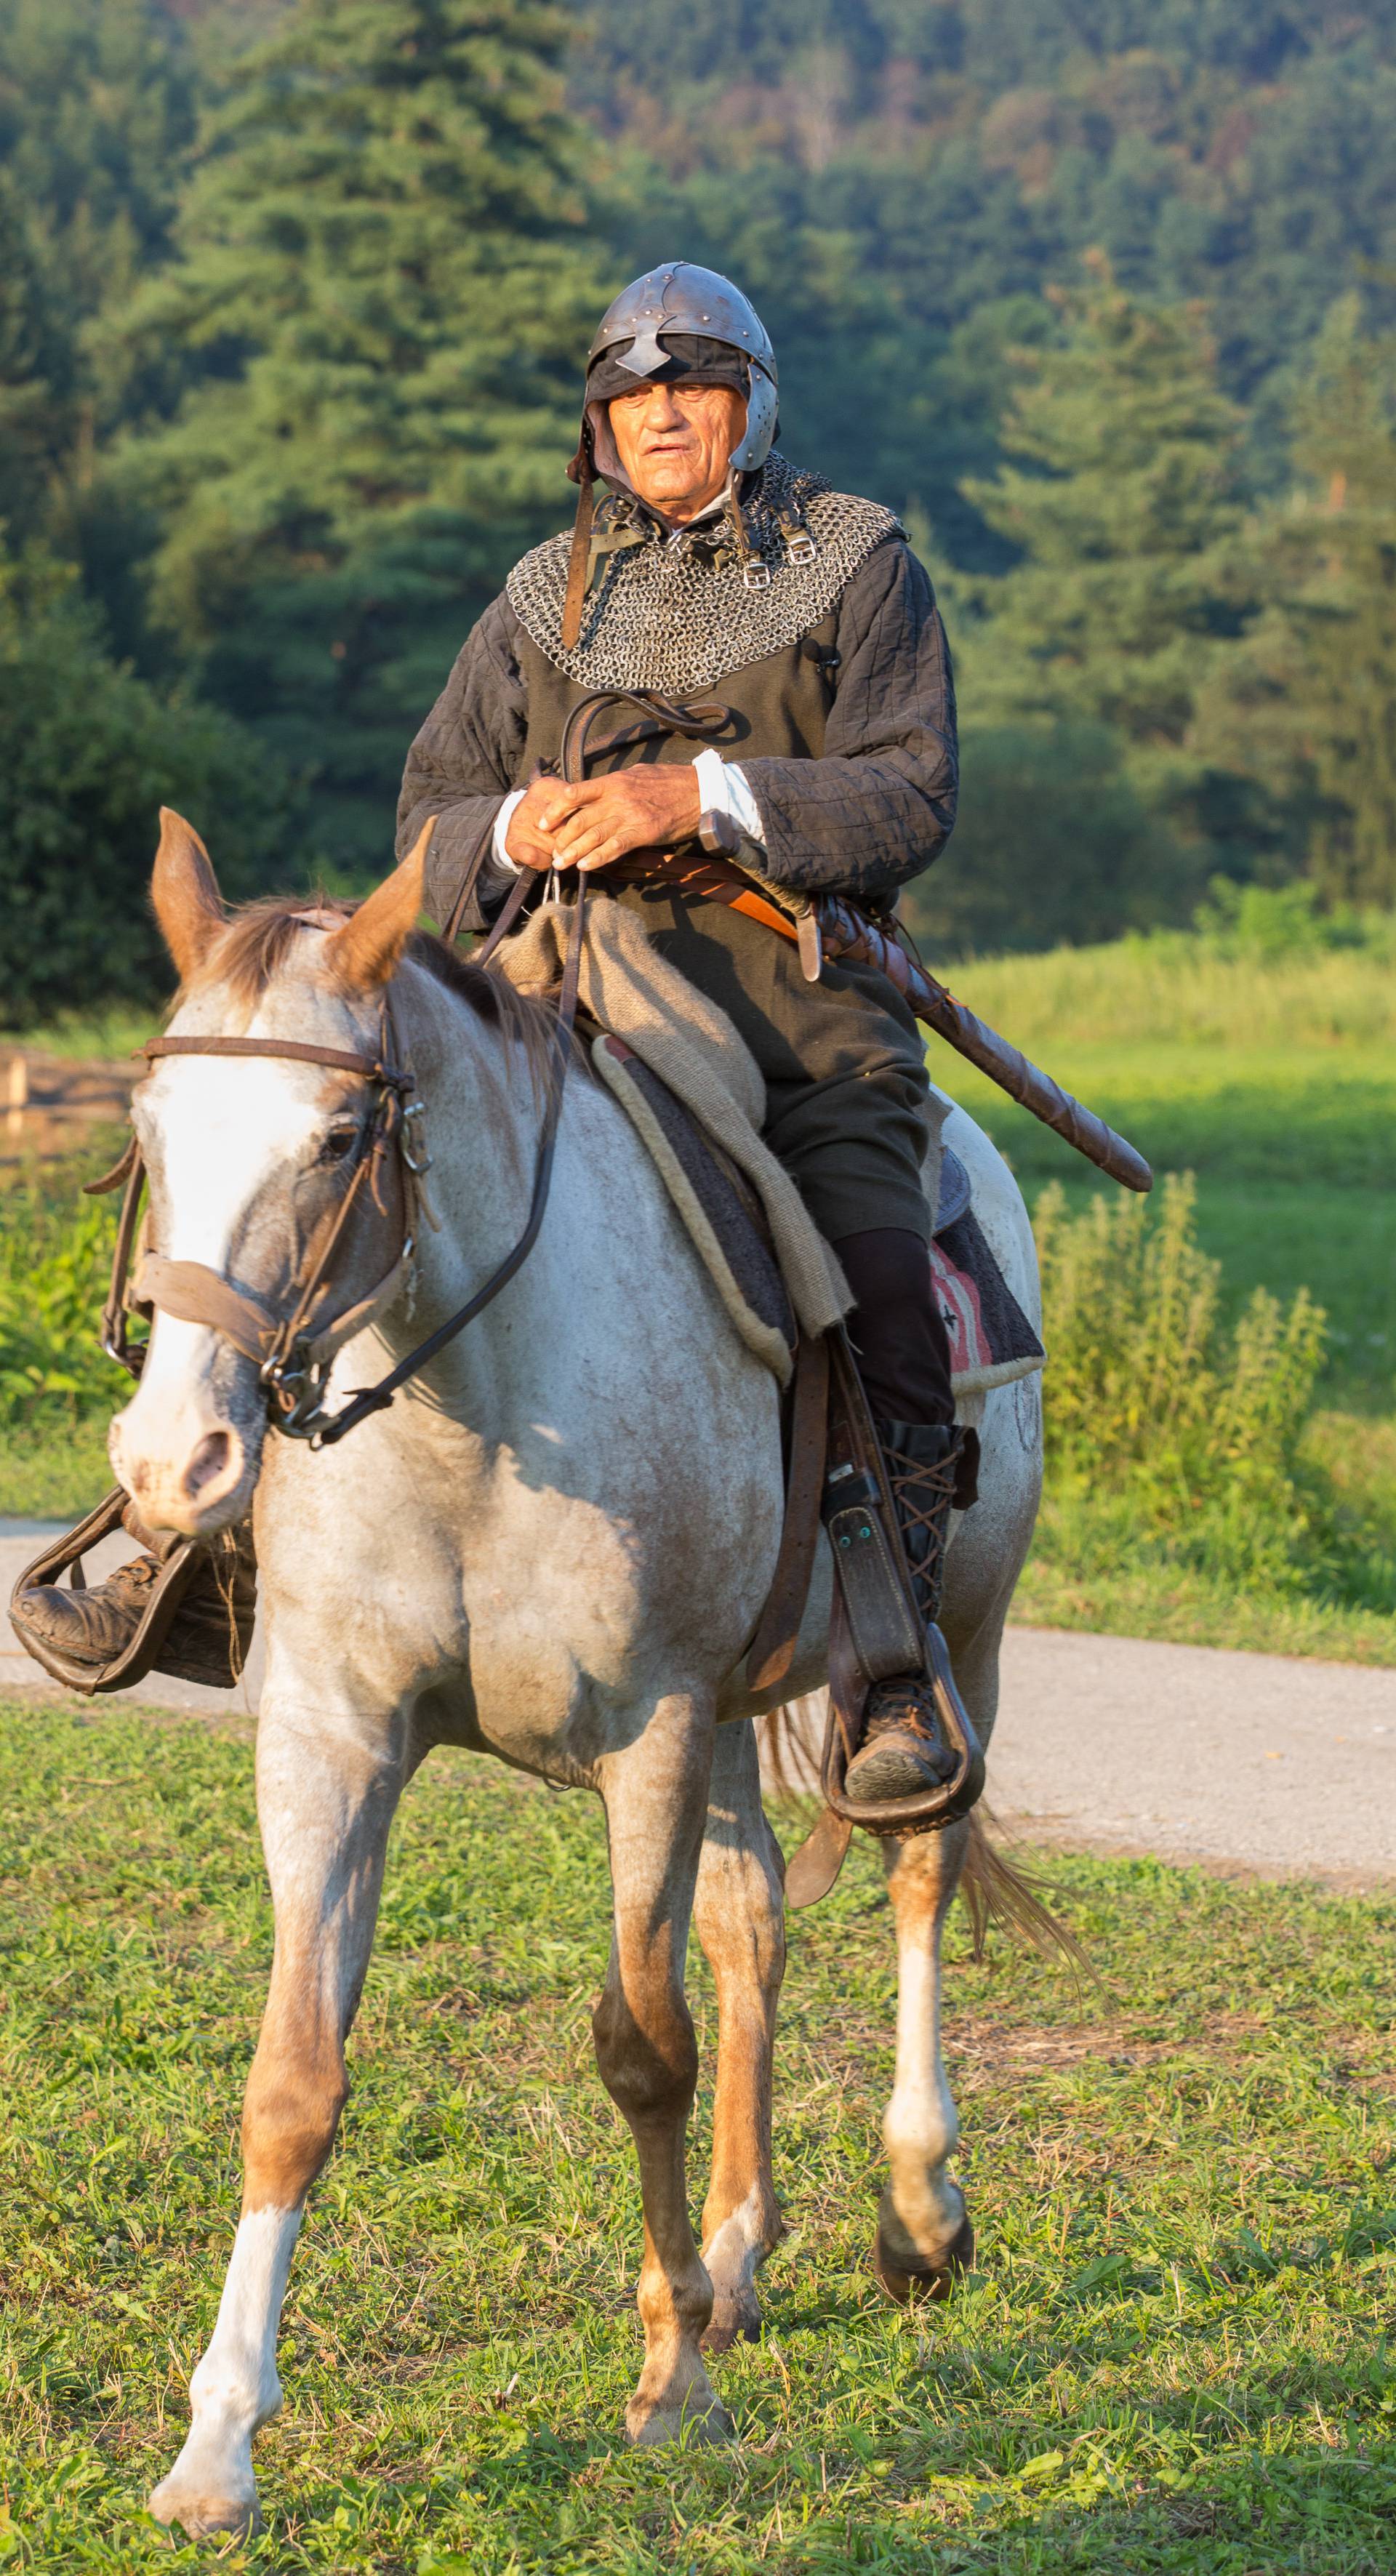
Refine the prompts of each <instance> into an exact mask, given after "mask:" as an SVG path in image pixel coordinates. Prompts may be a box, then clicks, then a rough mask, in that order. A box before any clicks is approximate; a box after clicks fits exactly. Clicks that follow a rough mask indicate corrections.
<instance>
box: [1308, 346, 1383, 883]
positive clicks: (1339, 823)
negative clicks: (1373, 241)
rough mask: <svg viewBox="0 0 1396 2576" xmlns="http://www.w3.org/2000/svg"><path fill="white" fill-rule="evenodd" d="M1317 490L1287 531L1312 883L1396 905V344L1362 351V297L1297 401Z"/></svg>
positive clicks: (1311, 484) (1323, 350)
mask: <svg viewBox="0 0 1396 2576" xmlns="http://www.w3.org/2000/svg"><path fill="white" fill-rule="evenodd" d="M1298 431H1299V436H1298V443H1297V449H1296V462H1297V464H1298V465H1299V468H1300V471H1301V473H1302V475H1303V476H1304V480H1305V485H1306V487H1307V489H1306V490H1305V491H1303V492H1302V493H1301V495H1300V498H1299V503H1298V506H1297V507H1296V508H1294V509H1293V510H1291V511H1290V512H1289V513H1288V514H1287V515H1286V517H1285V518H1284V519H1283V520H1282V521H1281V523H1280V534H1281V537H1282V542H1283V549H1284V555H1285V558H1286V559H1287V563H1288V566H1289V568H1290V569H1291V572H1292V574H1293V575H1294V578H1293V581H1292V585H1291V587H1290V593H1289V598H1288V602H1287V605H1286V608H1285V610H1284V612H1283V625H1284V628H1285V630H1287V634H1286V640H1287V643H1288V647H1289V650H1288V652H1287V653H1286V655H1285V656H1284V667H1283V677H1284V678H1285V679H1286V680H1287V681H1288V684H1289V704H1290V707H1291V710H1292V716H1293V732H1292V739H1293V740H1294V742H1295V744H1296V745H1297V746H1298V747H1299V748H1301V749H1302V752H1303V754H1304V755H1305V756H1306V758H1307V760H1308V762H1309V764H1310V766H1311V768H1312V772H1313V776H1314V781H1315V784H1316V786H1317V788H1318V792H1319V797H1320V799H1321V803H1320V806H1319V811H1318V813H1317V815H1316V817H1315V822H1314V829H1313V839H1312V844H1311V851H1310V869H1309V872H1310V874H1311V875H1312V876H1313V877H1314V878H1315V879H1316V880H1317V882H1318V884H1319V885H1320V886H1321V887H1322V889H1323V891H1324V893H1325V894H1326V895H1330V896H1333V897H1335V898H1338V899H1340V900H1341V899H1346V900H1348V901H1352V902H1357V903H1381V904H1391V903H1393V902H1396V341H1392V340H1389V339H1388V340H1372V339H1364V337H1363V336H1362V329H1361V314H1360V308H1359V305H1358V301H1357V298H1356V297H1355V296H1352V297H1345V298H1344V299H1343V301H1342V303H1341V304H1340V305H1339V306H1338V307H1337V308H1336V310H1335V312H1334V314H1333V316H1332V318H1331V321H1330V323H1329V326H1328V328H1327V330H1326V331H1325V332H1324V334H1323V337H1322V340H1321V342H1320V345H1319V349H1318V352H1317V355H1316V360H1315V364H1314V368H1313V372H1312V375H1311V377H1310V380H1309V382H1308V384H1307V385H1306V387H1305V389H1304V391H1303V393H1302V395H1301V397H1300V402H1299V409H1298Z"/></svg>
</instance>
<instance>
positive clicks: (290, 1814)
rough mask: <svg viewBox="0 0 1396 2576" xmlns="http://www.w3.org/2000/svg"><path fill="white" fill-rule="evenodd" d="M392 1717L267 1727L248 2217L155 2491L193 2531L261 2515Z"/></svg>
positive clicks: (363, 1917) (388, 1814)
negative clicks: (285, 2316)
mask: <svg viewBox="0 0 1396 2576" xmlns="http://www.w3.org/2000/svg"><path fill="white" fill-rule="evenodd" d="M386 1734H387V1730H386V1729H383V1730H381V1731H380V1730H378V1729H375V1730H374V1731H373V1732H372V1734H370V1733H369V1732H368V1731H367V1730H363V1729H361V1728H360V1727H359V1726H358V1725H357V1724H356V1723H355V1721H353V1720H352V1719H350V1718H348V1717H346V1716H343V1715H337V1716H336V1717H334V1718H328V1717H319V1716H312V1715H311V1713H310V1712H309V1711H305V1712H297V1713H292V1712H289V1711H284V1710H283V1711H282V1712H280V1713H273V1711H272V1710H271V1709H270V1708H269V1706H268V1703H267V1701H266V1700H264V1701H263V1706H262V1715H261V1721H260V1724H259V1728H258V1736H257V1813H258V1820H259V1822H260V1825H261V1831H262V1846H263V1849H264V1851H265V1853H266V1860H267V1872H268V1875H269V1877H270V1880H271V1888H272V1898H273V1903H274V1907H275V1916H276V1948H275V1954H274V1957H273V1961H272V1972H271V1989H270V1992H269V1994H268V1997H267V2006H266V2011H265V2013H264V2014H263V2017H262V2028H261V2034H260V2037H259V2039H258V2042H257V2052H256V2055H255V2057H254V2059H253V2061H252V2071H251V2074H250V2076H249V2077H248V2083H247V2093H246V2098H245V2101H244V2105H243V2116H242V2142H243V2192H242V2216H241V2218H240V2220H239V2222H238V2230H237V2235H236V2237H235V2239H234V2243H233V2253H232V2260H231V2262H230V2263H229V2266H228V2275H227V2279H226V2281H225V2283H224V2287H223V2298H222V2302H221V2304H220V2307H219V2310H218V2323H217V2325H216V2327H215V2329H214V2334H213V2340H212V2342H211V2343H210V2345H209V2348H208V2350H207V2352H206V2353H205V2354H204V2357H203V2359H202V2361H201V2362H200V2363H199V2364H198V2366H197V2368H196V2370H195V2372H194V2375H193V2378H192V2379H191V2381H190V2383H189V2395H190V2400H191V2404H192V2409H193V2418H194V2420H193V2424H192V2427H191V2429H190V2433H189V2438H188V2440H187V2441H186V2443H185V2445H184V2448H183V2450H182V2451H181V2452H180V2455H179V2458H178V2459H177V2460H176V2462H175V2465H174V2467H173V2468H172V2470H171V2471H170V2474H169V2476H168V2477H167V2478H166V2479H164V2480H163V2482H162V2483H161V2485H159V2486H158V2487H157V2488H156V2489H155V2492H154V2494H153V2495H152V2497H151V2499H150V2509H151V2511H152V2513H153V2514H155V2516H156V2517H157V2519H158V2520H159V2521H161V2522H181V2523H183V2525H184V2527H185V2529H186V2530H187V2531H189V2532H191V2533H194V2534H195V2535H198V2534H200V2533H204V2532H212V2531H235V2530H238V2531H245V2530H249V2529H251V2530H255V2529H257V2528H258V2527H259V2525H260V2520H261V2517H260V2514H259V2511H258V2505H257V2487H256V2481H255V2479H254V2476H253V2473H252V2437H253V2435H254V2433H256V2432H257V2430H258V2429H259V2427H260V2426H261V2425H263V2424H265V2423H266V2422H267V2420H268V2418H269V2417H270V2416H272V2415H274V2414H275V2413H276V2412H277V2409H278V2408H279V2406H280V2404H281V2383H280V2381H279V2379H278V2378H277V2375H276V2337H277V2330H278V2327H279V2325H280V2321H281V2303H282V2300H283V2298H284V2297H285V2293H286V2276H287V2273H288V2272H289V2270H290V2264H291V2252H292V2248H293V2247H294V2245H295V2241H296V2235H297V2231H298V2229H299V2227H300V2222H301V2212H302V2210H303V2208H304V2205H305V2198H306V2194H307V2192H308V2191H309V2189H310V2186H311V2184H312V2182H313V2181H314V2180H315V2177H316V2175H317V2174H318V2173H319V2171H320V2168H321V2166H322V2165H323V2164H324V2161H325V2158H326V2157H327V2156H328V2154H329V2152H330V2148H331V2146H332V2144H333V2142H334V2134H335V2130H336V2128H337V2127H338V2125H339V2115H340V2112H341V2111H342V2109H343V2107H344V2103H345V2100H346V2098H347V2095H348V2090H349V2087H348V2081H347V2078H346V2075H345V2071H344V2040H345V2036H346V2034H347V2032H348V2029H349V2025H350V2023H351V2022H352V2020H353V2018H354V2013H355V2009H356V2007H357V2005H358V2000H359V1993H360V1989H361V1988H362V1985H363V1980H364V1973H365V1970H366V1969H367V1966H368V1958H369V1952H370V1950H371V1948H372V1946H373V1930H374V1924H375V1922H376V1920H377V1914H378V1897H379V1890H380V1887H381V1885H382V1878H383V1857H384V1852H385V1849H386V1846H387V1840H388V1828H389V1825H390V1824H391V1822H392V1818H393V1812H394V1809H395V1807H396V1805H397V1801H398V1796H399V1793H400V1790H401V1787H402V1780H403V1764H402V1762H401V1760H400V1759H399V1758H397V1757H396V1756H395V1755H394V1754H392V1753H390V1751H389V1749H388V1746H387V1742H386Z"/></svg>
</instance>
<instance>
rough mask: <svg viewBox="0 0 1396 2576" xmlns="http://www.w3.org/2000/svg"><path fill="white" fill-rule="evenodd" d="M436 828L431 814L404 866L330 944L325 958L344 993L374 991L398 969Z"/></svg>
mask: <svg viewBox="0 0 1396 2576" xmlns="http://www.w3.org/2000/svg"><path fill="white" fill-rule="evenodd" d="M435 829H436V816H435V815H434V814H433V815H432V816H431V818H430V820H429V821H428V822H426V823H424V824H423V826H422V829H421V831H420V832H419V833H418V835H417V841H416V846H415V847H414V848H413V849H412V850H410V851H409V853H408V855H407V857H406V858H405V859H404V860H403V861H402V864H401V866H400V867H396V868H394V870H393V873H392V875H391V876H390V877H385V878H384V880H383V883H382V884H381V886H375V888H374V890H373V892H372V894H370V895H366V896H365V898H364V900H363V902H362V903H361V904H360V905H359V907H358V910H357V911H356V912H351V914H350V915H349V918H348V920H347V921H346V923H345V925H344V928H343V929H342V930H336V931H335V932H334V933H333V934H332V936H331V938H330V939H329V940H328V942H327V943H326V948H325V961H326V963H327V965H328V967H329V970H330V973H331V975H332V976H333V977H334V980H335V982H336V983H337V984H338V985H339V986H340V987H341V989H342V990H343V991H344V992H346V993H367V992H371V991H372V989H373V987H374V985H375V984H386V983H387V980H388V977H389V976H390V975H391V974H393V973H394V972H395V970H396V967H397V963H398V960H399V958H400V957H401V955H402V952H403V950H404V948H405V947H406V945H407V942H408V940H409V939H410V938H411V936H412V933H413V931H414V930H415V929H416V927H417V923H418V920H419V918H420V915H421V910H422V888H423V883H424V879H425V875H426V862H427V844H428V842H429V841H430V839H431V836H432V833H433V832H434V831H435Z"/></svg>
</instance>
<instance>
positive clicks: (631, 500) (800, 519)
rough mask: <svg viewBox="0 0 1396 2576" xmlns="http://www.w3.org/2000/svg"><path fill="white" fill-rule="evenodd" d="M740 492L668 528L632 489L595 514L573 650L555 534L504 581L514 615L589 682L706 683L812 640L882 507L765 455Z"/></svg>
mask: <svg viewBox="0 0 1396 2576" xmlns="http://www.w3.org/2000/svg"><path fill="white" fill-rule="evenodd" d="M743 481H744V488H743V490H742V492H741V496H740V500H739V501H738V500H736V499H734V500H733V502H732V503H731V505H730V506H729V507H727V508H726V509H724V510H721V511H718V512H715V513H709V514H705V515H704V517H703V518H701V519H696V520H694V521H693V522H692V523H691V524H690V525H689V526H687V527H682V528H672V529H671V528H669V527H667V526H666V525H665V523H664V521H663V520H661V519H658V518H656V517H655V515H654V513H653V511H651V510H647V509H646V508H645V505H644V503H643V502H642V501H640V500H639V499H638V498H637V497H636V496H635V494H633V493H630V492H618V493H612V494H611V495H610V496H609V497H608V498H607V499H606V500H604V501H602V502H601V503H600V504H599V506H598V508H597V512H596V520H595V524H594V528H593V533H592V578H591V588H590V590H589V592H588V595H587V601H586V606H585V608H584V610H583V614H582V631H581V635H580V637H579V639H578V642H577V645H576V648H575V650H574V651H572V652H570V653H569V652H564V650H563V647H562V640H561V639H562V604H563V597H564V594H565V591H566V587H567V560H568V553H569V548H570V542H571V541H570V538H569V537H568V536H567V535H565V534H564V535H562V536H557V537H550V538H549V539H548V540H547V542H546V544H544V545H541V546H535V547H534V549H533V552H532V553H531V554H527V555H525V556H524V558H523V560H522V562H521V563H518V564H516V565H515V567H514V570H513V571H512V573H511V574H510V576H509V580H508V583H507V585H506V591H507V596H508V599H509V604H510V606H511V607H512V609H513V611H514V614H515V616H516V617H517V618H518V619H519V622H520V624H521V625H522V626H523V627H524V628H525V630H526V631H527V633H528V634H529V635H530V636H531V637H532V639H533V641H534V643H535V644H536V645H537V646H538V648H539V650H540V651H541V652H543V653H546V655H547V657H548V659H549V661H550V662H554V663H556V664H557V666H558V668H559V669H560V670H563V671H565V672H566V673H567V674H568V677H569V678H571V679H575V680H578V681H580V683H581V684H582V686H583V687H584V688H598V689H625V688H629V689H659V690H665V691H675V690H677V691H678V692H680V693H684V692H687V691H691V690H694V689H702V688H709V687H712V686H713V685H714V684H715V683H716V682H717V681H719V680H720V679H722V678H723V677H724V675H725V674H726V673H727V672H728V671H737V670H741V669H743V668H745V666H746V665H747V664H748V663H751V662H760V661H764V660H765V659H766V657H767V655H768V654H771V653H778V652H781V651H783V650H784V649H785V648H786V647H787V646H789V645H791V644H794V643H796V642H798V640H799V638H800V637H801V636H802V635H805V634H808V632H809V630H810V628H811V627H812V626H817V625H818V623H819V621H820V619H821V618H822V617H824V616H826V615H827V614H828V611H829V610H830V609H831V608H832V607H833V606H834V604H835V602H836V601H837V600H838V598H839V597H840V595H841V593H842V592H843V591H844V589H845V588H846V587H847V584H848V582H849V580H850V579H851V577H852V575H853V574H854V573H855V572H856V571H857V569H858V566H859V564H860V563H862V562H863V560H864V558H865V557H866V556H867V555H869V554H871V552H872V550H873V547H874V546H877V545H880V544H881V543H882V541H883V539H884V538H886V537H889V536H901V535H903V534H904V533H905V531H904V530H903V529H902V527H901V524H900V522H899V521H898V520H897V519H895V518H894V517H893V515H892V512H891V511H890V510H884V509H883V508H882V507H881V506H880V504H879V503H877V502H875V501H860V500H857V499H855V498H854V497H853V495H852V494H850V493H847V492H835V491H834V490H833V489H832V487H831V486H830V484H829V483H828V482H827V481H826V479H825V477H824V476H823V475H822V474H805V473H801V472H799V471H797V469H796V468H795V467H794V466H793V465H791V464H789V463H788V462H787V460H786V459H785V457H783V456H780V455H776V454H772V455H770V456H769V457H768V458H767V459H766V462H765V464H764V465H763V466H762V467H761V469H760V471H759V473H757V474H753V475H748V476H746V477H744V478H743Z"/></svg>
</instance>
